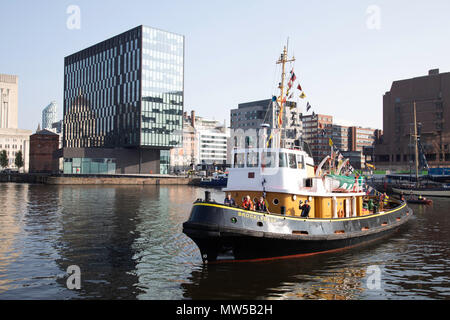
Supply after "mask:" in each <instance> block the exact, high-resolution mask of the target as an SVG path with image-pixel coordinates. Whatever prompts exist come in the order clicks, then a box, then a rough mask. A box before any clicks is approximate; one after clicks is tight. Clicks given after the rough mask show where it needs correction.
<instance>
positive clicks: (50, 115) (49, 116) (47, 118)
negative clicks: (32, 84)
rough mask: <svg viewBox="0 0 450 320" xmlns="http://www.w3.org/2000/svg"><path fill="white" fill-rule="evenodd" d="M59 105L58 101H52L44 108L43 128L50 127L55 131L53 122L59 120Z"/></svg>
mask: <svg viewBox="0 0 450 320" xmlns="http://www.w3.org/2000/svg"><path fill="white" fill-rule="evenodd" d="M57 112H58V106H57V104H56V101H52V102H50V104H49V105H48V106H46V107H45V108H44V110H42V129H48V130H51V131H53V127H52V125H53V123H55V122H57V118H58V114H57Z"/></svg>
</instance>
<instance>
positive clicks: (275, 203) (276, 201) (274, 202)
mask: <svg viewBox="0 0 450 320" xmlns="http://www.w3.org/2000/svg"><path fill="white" fill-rule="evenodd" d="M272 203H273V204H274V205H276V206H277V205H278V204H279V203H280V201H278V199H277V198H275V199H273V201H272Z"/></svg>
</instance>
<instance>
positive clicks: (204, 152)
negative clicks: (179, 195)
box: [171, 110, 230, 170]
mask: <svg viewBox="0 0 450 320" xmlns="http://www.w3.org/2000/svg"><path fill="white" fill-rule="evenodd" d="M183 121H184V125H183V147H182V148H174V149H172V150H171V168H172V169H173V170H186V169H189V168H193V167H195V166H199V165H200V166H202V167H203V168H205V169H206V167H207V166H209V167H212V166H214V165H215V166H217V167H221V168H224V167H225V166H226V163H227V141H228V138H229V137H230V132H229V129H228V128H226V124H225V123H224V124H221V123H220V122H219V121H217V120H213V119H207V118H204V117H200V116H197V115H195V111H194V110H192V111H191V114H190V115H188V114H187V113H186V112H185V113H184V116H183Z"/></svg>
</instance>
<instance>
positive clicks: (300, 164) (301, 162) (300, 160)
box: [297, 154, 305, 169]
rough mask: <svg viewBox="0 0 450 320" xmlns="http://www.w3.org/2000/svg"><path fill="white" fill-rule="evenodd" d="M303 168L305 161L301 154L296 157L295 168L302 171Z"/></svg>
mask: <svg viewBox="0 0 450 320" xmlns="http://www.w3.org/2000/svg"><path fill="white" fill-rule="evenodd" d="M304 167H305V159H304V158H303V156H302V155H301V154H298V155H297V168H298V169H303V168H304Z"/></svg>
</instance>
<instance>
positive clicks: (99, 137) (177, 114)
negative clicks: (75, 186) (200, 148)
mask: <svg viewBox="0 0 450 320" xmlns="http://www.w3.org/2000/svg"><path fill="white" fill-rule="evenodd" d="M183 98H184V36H182V35H178V34H175V33H172V32H167V31H162V30H158V29H155V28H151V27H147V26H138V27H136V28H133V29H131V30H129V31H126V32H124V33H122V34H120V35H117V36H115V37H112V38H110V39H108V40H105V41H102V42H100V43H98V44H95V45H93V46H91V47H89V48H86V49H84V50H82V51H79V52H76V53H74V54H72V55H69V56H67V57H66V58H65V60H64V118H63V137H64V138H63V149H62V152H61V155H60V156H61V157H63V158H64V171H65V172H66V171H67V172H68V173H69V172H73V171H74V169H77V168H80V173H98V172H92V171H89V172H87V171H86V172H85V171H84V170H83V168H84V166H83V164H84V163H86V166H85V167H86V168H96V167H98V168H103V170H102V171H101V173H110V172H111V171H112V169H111V168H112V167H114V168H115V169H114V171H115V173H168V169H169V162H170V149H172V148H175V147H179V146H181V143H182V140H181V136H182V134H181V132H182V126H183V124H182V121H183V119H182V117H183V105H184V102H183ZM93 162H95V163H99V164H102V165H101V166H91V163H93ZM88 164H89V165H88ZM105 168H108V170H107V172H105V170H104V169H105Z"/></svg>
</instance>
